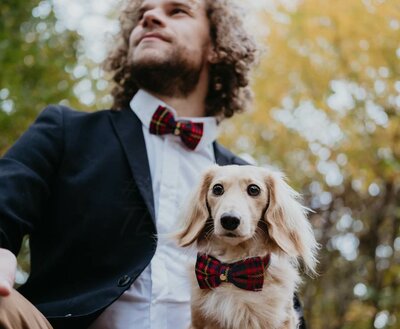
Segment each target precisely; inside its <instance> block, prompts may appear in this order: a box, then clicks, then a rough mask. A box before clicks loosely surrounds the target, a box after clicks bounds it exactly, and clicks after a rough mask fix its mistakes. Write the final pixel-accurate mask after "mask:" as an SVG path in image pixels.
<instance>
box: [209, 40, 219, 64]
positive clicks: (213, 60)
mask: <svg viewBox="0 0 400 329" xmlns="http://www.w3.org/2000/svg"><path fill="white" fill-rule="evenodd" d="M207 61H208V62H209V63H210V64H217V63H218V62H219V57H218V54H217V51H216V50H215V46H214V45H212V44H210V45H209V46H208V53H207Z"/></svg>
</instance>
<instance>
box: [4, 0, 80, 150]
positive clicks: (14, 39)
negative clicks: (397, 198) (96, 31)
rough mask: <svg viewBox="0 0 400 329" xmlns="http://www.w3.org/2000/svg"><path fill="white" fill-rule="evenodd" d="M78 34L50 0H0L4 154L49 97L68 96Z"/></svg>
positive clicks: (74, 101)
mask: <svg viewBox="0 0 400 329" xmlns="http://www.w3.org/2000/svg"><path fill="white" fill-rule="evenodd" d="M76 54H77V35H76V33H73V32H70V31H67V30H65V29H64V28H63V27H62V26H61V25H60V24H57V21H56V18H55V16H54V13H53V11H52V4H51V2H50V1H41V2H40V1H28V2H26V1H21V0H13V1H1V2H0V63H1V64H0V65H1V67H0V72H1V74H0V154H2V153H4V152H5V150H6V149H7V147H9V146H10V145H11V144H12V143H13V142H14V141H15V140H16V139H17V137H18V136H20V135H21V133H22V132H23V131H25V130H26V128H27V126H28V125H29V124H30V123H32V121H33V119H34V118H35V117H36V116H37V115H38V113H39V112H40V111H41V110H42V109H43V108H44V107H45V106H46V105H48V104H50V103H58V102H60V101H62V100H64V99H68V100H69V102H70V103H71V104H78V100H77V98H76V97H75V96H74V94H73V93H72V86H73V80H72V79H71V76H70V74H69V73H67V72H66V68H67V67H73V66H74V65H75V63H76Z"/></svg>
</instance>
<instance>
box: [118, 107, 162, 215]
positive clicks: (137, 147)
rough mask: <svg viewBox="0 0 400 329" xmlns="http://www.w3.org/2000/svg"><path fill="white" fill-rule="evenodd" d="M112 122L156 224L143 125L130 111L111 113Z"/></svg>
mask: <svg viewBox="0 0 400 329" xmlns="http://www.w3.org/2000/svg"><path fill="white" fill-rule="evenodd" d="M110 114H111V121H112V123H113V126H114V129H115V131H116V134H117V136H118V137H119V140H120V142H121V144H122V147H123V149H124V151H125V154H126V157H127V159H128V162H129V165H130V167H131V170H132V174H133V178H134V179H135V182H136V184H137V186H138V189H139V191H140V193H141V195H142V197H143V199H144V202H145V203H146V206H147V209H148V210H149V212H150V215H151V218H152V219H153V222H154V223H155V222H156V221H155V212H154V197H153V188H152V186H153V185H152V182H151V175H150V167H149V160H148V158H147V151H146V144H145V141H144V136H143V130H142V123H141V122H140V120H139V118H138V117H137V116H136V114H135V113H134V112H133V111H131V110H130V109H123V110H121V111H110Z"/></svg>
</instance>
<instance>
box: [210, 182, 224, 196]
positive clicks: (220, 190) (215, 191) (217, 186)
mask: <svg viewBox="0 0 400 329" xmlns="http://www.w3.org/2000/svg"><path fill="white" fill-rule="evenodd" d="M212 192H213V194H214V195H222V194H224V187H223V186H222V185H221V184H215V185H214V186H213V188H212Z"/></svg>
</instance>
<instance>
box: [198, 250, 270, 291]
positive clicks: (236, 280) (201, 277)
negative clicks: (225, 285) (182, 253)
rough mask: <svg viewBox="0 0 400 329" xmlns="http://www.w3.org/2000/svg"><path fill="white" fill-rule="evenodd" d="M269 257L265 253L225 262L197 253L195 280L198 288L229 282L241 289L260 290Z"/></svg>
mask: <svg viewBox="0 0 400 329" xmlns="http://www.w3.org/2000/svg"><path fill="white" fill-rule="evenodd" d="M270 258H271V256H270V255H267V256H265V257H262V258H261V257H253V258H247V259H244V260H241V261H238V262H235V263H231V264H225V263H221V262H220V261H219V260H218V259H216V258H214V257H211V256H208V255H200V254H198V255H197V262H196V270H195V271H196V278H197V282H198V283H199V286H200V289H212V288H216V287H218V286H219V285H220V284H221V283H222V282H230V283H233V284H234V285H235V286H236V287H238V288H241V289H245V290H251V291H260V290H261V289H262V287H263V284H264V273H265V270H266V269H267V268H268V266H269V263H270Z"/></svg>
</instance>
